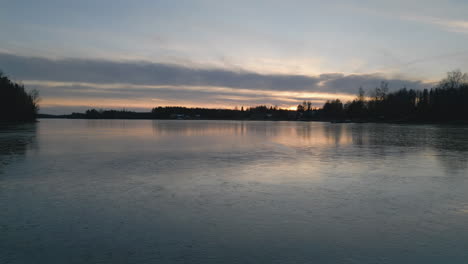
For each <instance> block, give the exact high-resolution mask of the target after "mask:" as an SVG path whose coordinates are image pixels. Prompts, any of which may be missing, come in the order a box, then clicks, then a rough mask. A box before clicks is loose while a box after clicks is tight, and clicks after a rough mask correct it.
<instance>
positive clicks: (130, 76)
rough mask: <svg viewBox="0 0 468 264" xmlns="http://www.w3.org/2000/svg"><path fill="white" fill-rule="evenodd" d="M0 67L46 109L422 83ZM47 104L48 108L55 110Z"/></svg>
mask: <svg viewBox="0 0 468 264" xmlns="http://www.w3.org/2000/svg"><path fill="white" fill-rule="evenodd" d="M0 69H1V70H3V71H5V74H7V75H9V76H10V77H12V78H13V79H15V80H18V81H22V82H23V83H24V84H25V85H26V87H27V88H36V89H38V90H39V91H40V94H41V97H42V99H43V100H42V104H41V106H42V109H44V111H46V109H47V108H48V107H49V108H50V109H55V110H56V109H57V107H59V106H60V104H62V105H63V106H64V107H68V108H69V109H70V107H72V106H76V107H78V106H80V107H82V106H85V105H89V106H90V107H99V106H102V107H105V108H109V107H129V106H132V107H133V108H135V109H136V108H139V107H140V108H151V107H154V106H157V105H185V106H206V107H223V106H224V107H232V106H235V105H245V106H249V105H258V104H272V105H279V106H282V107H289V106H293V105H296V104H297V103H298V102H301V101H303V100H312V101H314V102H316V103H317V104H321V103H323V101H324V100H328V99H334V98H341V99H343V100H350V99H352V98H353V97H354V95H355V94H356V92H357V90H358V88H359V87H363V88H364V89H368V90H369V89H373V88H374V87H376V86H378V85H379V84H380V82H381V81H382V80H386V81H388V82H389V83H390V89H391V90H392V89H398V88H401V87H403V86H406V87H408V88H413V89H421V88H426V87H428V86H429V84H426V83H424V82H421V81H414V80H406V79H401V78H388V77H385V76H383V75H380V74H351V75H344V74H342V73H326V74H321V75H316V76H306V75H286V74H261V73H256V72H250V71H244V70H238V69H237V70H229V69H219V68H202V67H188V66H180V65H175V64H164V63H150V62H138V61H109V60H97V59H58V60H53V59H47V58H38V57H24V56H18V55H13V54H6V53H0ZM55 110H54V111H55Z"/></svg>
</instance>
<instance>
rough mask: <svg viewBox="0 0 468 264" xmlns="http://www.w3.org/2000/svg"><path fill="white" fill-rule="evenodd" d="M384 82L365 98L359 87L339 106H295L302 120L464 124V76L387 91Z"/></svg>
mask: <svg viewBox="0 0 468 264" xmlns="http://www.w3.org/2000/svg"><path fill="white" fill-rule="evenodd" d="M388 90H389V89H388V83H387V82H385V81H382V82H381V84H380V86H379V87H376V88H375V89H374V90H372V91H370V92H369V93H368V95H366V93H365V91H364V90H363V89H362V88H359V92H358V95H357V97H356V98H355V99H354V100H352V101H350V102H346V103H343V102H342V101H341V100H339V99H336V100H329V101H327V102H326V103H325V104H324V105H323V107H322V108H321V109H311V107H310V104H308V103H307V102H304V103H302V104H301V105H299V106H298V107H297V109H298V112H301V113H302V114H303V118H305V119H315V120H337V121H346V120H347V121H354V122H359V121H362V122H373V121H374V122H375V121H390V122H450V121H468V74H466V73H462V72H460V71H452V72H449V73H448V74H447V77H446V78H444V79H443V80H441V81H440V82H439V83H438V84H437V85H435V87H433V88H431V89H424V90H414V89H408V88H406V87H403V88H401V89H399V90H397V91H394V92H389V91H388Z"/></svg>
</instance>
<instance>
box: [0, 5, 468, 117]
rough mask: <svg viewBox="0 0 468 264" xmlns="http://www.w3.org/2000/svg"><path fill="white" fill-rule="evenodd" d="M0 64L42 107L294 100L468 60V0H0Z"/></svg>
mask: <svg viewBox="0 0 468 264" xmlns="http://www.w3.org/2000/svg"><path fill="white" fill-rule="evenodd" d="M0 6H1V8H0V32H1V36H0V70H1V71H2V72H3V73H4V74H6V75H8V76H9V77H10V78H12V79H13V80H15V81H18V82H21V83H23V84H24V85H25V87H26V88H27V89H37V90H39V93H40V96H41V102H40V105H41V110H40V111H41V113H50V114H67V113H71V112H75V111H83V110H85V109H88V108H92V107H94V108H103V109H109V108H113V109H122V108H126V109H130V110H135V111H148V110H150V109H151V108H152V107H156V106H189V107H194V106H201V107H222V108H233V107H235V106H238V107H240V106H244V107H247V106H254V105H259V104H266V105H277V106H279V107H283V108H293V107H294V106H296V105H297V104H298V103H300V102H302V101H303V100H310V101H312V102H313V104H314V105H315V106H320V105H321V104H323V103H324V102H325V101H326V100H329V99H334V98H340V99H342V100H343V101H347V100H352V99H353V98H354V97H355V94H356V93H357V91H358V89H359V87H363V88H364V90H367V91H370V90H372V89H373V88H375V87H376V86H378V85H379V83H380V82H381V81H383V80H384V81H388V82H389V86H390V89H391V90H392V89H393V90H395V89H399V88H402V87H408V88H414V89H423V88H430V87H432V86H433V85H434V84H435V83H436V82H437V81H438V80H440V79H441V78H443V77H444V76H445V74H446V73H447V72H448V71H452V70H456V69H460V70H461V71H467V69H468V45H467V44H468V1H465V0H447V1H435V0H425V1H420V0H417V1H416V0H415V1H409V0H407V1H401V0H393V1H378V0H374V1H370V0H369V1H367V0H361V1H333V0H330V1H312V0H309V1H294V0H289V1H276V0H270V1H254V0H250V1H244V0H237V1H223V0H199V1H196V0H193V1H188V0H178V1H173V0H172V1H154V0H140V1H137V0H136V1H130V0H128V1H123V0H80V1H75V0H73V1H68V0H41V1H35V0H30V1H25V0H0Z"/></svg>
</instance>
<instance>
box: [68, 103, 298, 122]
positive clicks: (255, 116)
mask: <svg viewBox="0 0 468 264" xmlns="http://www.w3.org/2000/svg"><path fill="white" fill-rule="evenodd" d="M62 117H66V118H86V119H195V120H196V119H212V120H221V119H227V120H296V118H297V116H296V112H295V111H291V110H286V109H281V108H279V107H277V106H266V105H260V106H255V107H246V108H245V109H244V107H241V108H240V109H239V108H237V107H236V108H234V109H215V108H200V107H194V108H190V107H181V106H165V107H162V106H159V107H155V108H153V109H152V110H151V112H146V113H144V112H143V113H138V112H133V111H128V110H125V109H124V110H96V109H89V110H87V111H86V112H85V113H73V114H71V115H66V116H62Z"/></svg>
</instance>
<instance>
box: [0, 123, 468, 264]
mask: <svg viewBox="0 0 468 264" xmlns="http://www.w3.org/2000/svg"><path fill="white" fill-rule="evenodd" d="M36 126H37V129H36ZM467 132H468V131H467V128H463V127H447V126H411V125H389V124H330V123H319V122H243V121H160V120H158V121H152V120H41V122H40V123H38V124H34V125H32V126H31V125H28V126H19V127H3V128H2V129H1V130H0V147H1V148H0V158H1V160H2V163H0V166H3V167H0V171H2V170H3V173H2V175H1V177H0V185H1V186H0V189H1V191H0V237H1V238H4V237H5V238H7V239H0V263H35V261H36V260H37V259H40V260H41V261H42V263H68V262H70V260H76V261H78V262H79V261H82V260H84V259H86V260H87V262H89V263H120V262H122V261H124V262H128V263H147V262H151V263H186V262H192V263H290V262H294V263H316V262H320V263H443V262H444V261H445V262H449V263H465V262H466V261H464V260H466V259H467V258H468V255H467V251H466V246H465V245H467V242H468V236H467V234H468V229H467V225H466V222H467V221H468V214H467V213H466V210H467V208H468V207H467V204H466V201H468V194H467V192H466V189H467V181H466V175H467V173H466V172H467V154H468V133H467ZM36 134H37V136H36ZM31 150H33V151H31ZM4 164H8V165H6V166H5V165H4ZM356 241H358V243H357V242H356ZM369 249H371V250H369ZM431 253H434V255H431ZM36 262H37V261H36Z"/></svg>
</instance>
